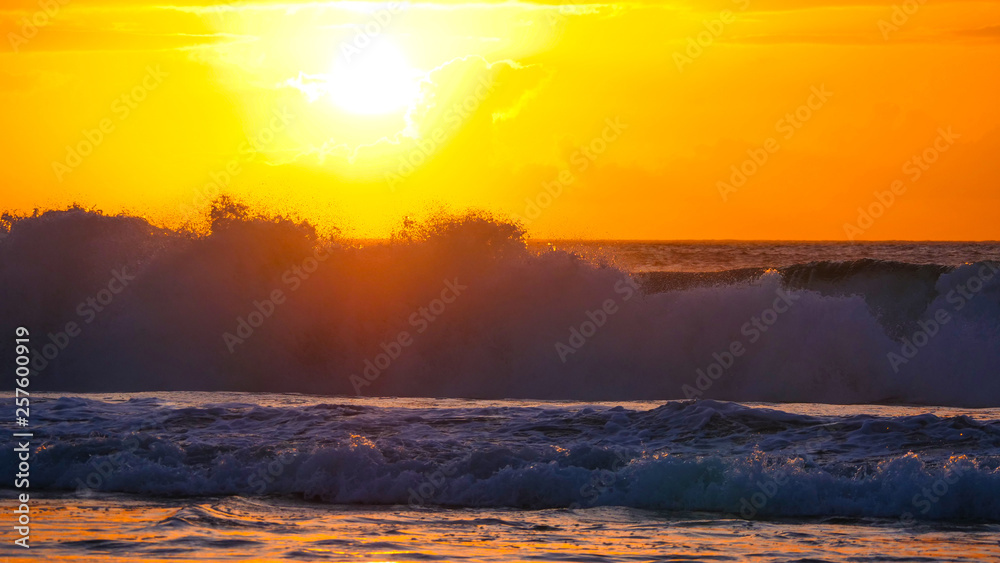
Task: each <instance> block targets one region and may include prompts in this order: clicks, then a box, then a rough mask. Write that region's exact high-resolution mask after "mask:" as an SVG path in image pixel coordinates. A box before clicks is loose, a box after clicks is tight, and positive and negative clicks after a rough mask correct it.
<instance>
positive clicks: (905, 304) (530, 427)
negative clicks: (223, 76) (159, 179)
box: [0, 210, 1000, 561]
mask: <svg viewBox="0 0 1000 563" xmlns="http://www.w3.org/2000/svg"><path fill="white" fill-rule="evenodd" d="M998 271H1000V244H997V243H919V242H918V243H906V242H894V243H863V244H854V243H847V242H844V243H815V242H794V243H775V242H617V243H616V242H587V243H579V242H567V241H548V242H537V241H530V242H527V243H526V242H525V241H524V240H523V238H522V237H521V234H520V232H519V231H518V229H517V228H516V227H514V226H511V225H508V224H506V223H503V222H498V221H495V220H492V219H490V218H488V217H486V218H484V217H483V216H476V215H470V216H466V217H464V218H458V219H449V220H447V221H441V222H438V223H431V224H427V225H423V226H420V227H419V228H415V229H412V230H408V231H405V232H403V233H401V234H400V235H399V236H397V237H395V238H394V239H393V240H392V241H390V242H385V243H374V244H373V243H370V242H369V243H363V244H362V243H357V242H351V241H344V240H329V239H324V238H323V237H321V236H319V235H317V234H316V232H315V231H314V230H312V229H311V228H310V227H308V225H303V224H300V223H295V222H292V221H288V220H265V219H262V218H259V217H257V218H248V217H236V218H232V217H230V218H225V217H223V218H221V219H218V220H217V222H216V224H214V225H213V229H212V233H211V234H210V235H197V234H192V233H189V232H178V231H171V230H169V229H162V228H157V227H153V226H151V225H150V224H149V223H147V222H146V221H145V220H142V219H139V218H135V217H126V216H118V217H109V216H104V215H101V214H98V213H92V212H85V211H82V210H70V211H66V212H50V213H46V214H43V215H41V216H39V217H35V218H28V219H23V220H21V221H19V222H18V223H17V224H15V225H14V228H12V229H11V231H10V233H9V235H8V236H7V237H5V238H4V239H3V242H2V244H0V309H2V310H0V313H2V314H0V324H2V325H3V331H4V332H3V333H4V334H8V335H10V336H9V340H10V342H11V343H13V341H14V338H15V336H14V335H15V329H16V327H24V328H25V329H26V330H27V331H28V332H29V333H30V336H28V338H29V340H30V344H29V345H27V348H30V350H31V366H32V368H33V369H32V374H31V376H30V378H29V379H30V385H29V386H28V387H27V389H28V390H30V392H31V395H30V401H31V402H30V417H29V419H30V420H29V421H26V424H25V426H23V427H15V426H13V424H12V423H10V422H9V423H8V425H9V426H10V428H11V432H8V433H7V434H6V435H4V436H3V437H2V438H0V441H2V445H0V475H3V476H4V478H3V480H2V481H0V482H2V483H3V485H2V487H3V489H2V490H0V493H2V495H3V500H2V501H0V502H3V504H4V511H3V512H4V513H5V514H7V515H8V516H7V521H8V524H9V526H8V530H10V526H13V523H14V517H13V513H12V510H13V509H14V508H16V507H17V506H18V502H17V501H16V500H15V497H16V495H17V494H19V493H24V492H30V495H31V502H30V520H31V524H30V525H31V543H32V547H31V550H30V557H28V556H26V555H25V553H28V550H24V549H23V548H21V547H19V546H17V545H14V544H13V539H12V538H13V533H11V532H8V534H7V536H6V537H7V538H8V540H9V541H5V542H4V543H3V544H2V547H0V556H3V557H7V558H9V559H10V560H13V561H20V560H29V559H31V560H35V559H37V560H45V561H59V560H66V561H137V560H175V561H221V560H240V561H279V560H280V561H285V560H302V561H426V560H445V561H458V560H468V561H513V560H518V561H528V560H531V561H677V560H684V561H887V560H893V561H985V560H1000V540H998V538H1000V378H998V377H997V374H998V373H1000V369H998V368H1000V277H997V276H996V274H997V272H998ZM15 361H16V358H15V354H14V350H13V346H4V347H3V348H2V350H0V362H2V364H3V365H5V366H10V369H11V370H12V369H13V366H15V365H16V364H15ZM10 381H11V383H10V387H9V389H5V390H3V391H4V393H3V395H2V396H3V397H4V398H3V400H2V407H0V417H2V418H0V419H2V420H4V421H13V420H15V419H16V417H18V416H21V415H20V414H18V413H16V411H15V404H14V392H13V391H14V389H13V387H14V378H13V377H12V378H11V379H10ZM15 428H16V430H15ZM24 431H28V432H31V433H32V436H31V437H30V440H29V442H30V446H29V447H28V448H20V449H22V450H23V449H27V450H29V451H30V478H29V480H30V485H28V486H27V487H16V486H14V482H15V480H14V475H15V474H16V473H18V471H19V463H20V459H21V458H19V457H18V453H17V451H18V449H19V446H20V444H22V442H19V441H18V440H23V439H24V438H19V437H15V436H13V432H24ZM5 525H7V524H5Z"/></svg>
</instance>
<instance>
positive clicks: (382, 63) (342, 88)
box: [328, 40, 423, 115]
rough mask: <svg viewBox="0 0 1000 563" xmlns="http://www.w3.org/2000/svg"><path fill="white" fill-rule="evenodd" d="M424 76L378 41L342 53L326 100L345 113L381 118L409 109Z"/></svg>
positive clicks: (393, 47) (387, 44)
mask: <svg viewBox="0 0 1000 563" xmlns="http://www.w3.org/2000/svg"><path fill="white" fill-rule="evenodd" d="M422 76H423V73H422V72H420V71H419V70H417V69H415V68H413V67H412V66H411V65H410V63H409V62H408V61H407V60H406V57H405V56H404V55H403V53H402V51H400V50H399V48H398V47H396V45H395V44H393V43H392V42H391V41H389V40H381V41H378V42H377V43H375V44H372V45H370V46H369V47H368V48H367V49H364V50H361V51H360V52H357V53H344V54H341V56H339V57H338V58H337V61H336V62H335V63H334V66H333V68H332V69H331V72H330V82H329V90H328V94H329V98H330V100H331V101H332V102H333V103H334V104H335V105H336V106H337V107H339V108H341V109H342V110H344V111H347V112H349V113H353V114H359V115H380V114H388V113H394V112H400V111H403V110H405V109H406V108H409V107H410V106H411V105H412V104H413V103H414V102H415V101H416V100H417V98H418V97H419V96H420V86H419V80H420V78H421V77H422Z"/></svg>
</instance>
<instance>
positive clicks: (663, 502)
mask: <svg viewBox="0 0 1000 563" xmlns="http://www.w3.org/2000/svg"><path fill="white" fill-rule="evenodd" d="M10 402H11V401H10V400H9V399H5V400H4V404H5V406H4V408H2V409H0V411H2V412H0V416H8V415H11V416H12V412H8V411H11V410H12V409H11V408H10V407H8V406H6V405H7V404H9V403H10ZM33 417H34V420H35V421H36V424H37V429H36V430H35V432H36V437H35V439H34V444H35V445H34V449H33V452H32V456H33V462H32V463H33V469H32V479H31V490H32V494H33V496H34V497H35V498H36V499H38V500H36V506H35V509H34V510H35V513H34V520H33V521H34V523H35V524H34V526H35V528H34V529H35V532H34V534H33V538H34V539H33V545H35V546H36V547H33V548H32V553H36V554H44V556H45V557H46V558H47V559H48V560H52V559H55V558H56V557H66V558H67V559H69V560H73V559H82V560H97V559H100V560H122V561H128V560H136V559H145V558H157V557H174V558H182V559H185V558H193V559H199V560H222V559H228V558H236V559H241V558H245V559H250V558H251V554H252V557H261V558H275V559H293V560H320V559H328V558H331V559H334V560H347V559H351V560H356V559H358V558H361V559H363V560H392V561H404V560H405V561H409V560H426V559H439V560H457V559H474V560H510V559H512V558H514V559H525V558H530V559H537V560H563V559H564V558H566V557H570V556H571V554H572V557H573V558H574V559H578V560H586V561H600V560H607V559H608V558H610V559H612V560H620V558H624V559H649V558H662V557H667V556H670V555H673V556H675V557H682V558H683V557H686V558H693V559H697V560H745V559H754V560H774V561H780V560H787V559H788V558H789V557H791V556H792V555H795V557H800V558H812V559H819V560H827V561H856V560H878V559H879V557H882V556H883V554H884V553H886V551H885V550H887V549H891V550H893V553H894V554H896V555H897V556H900V557H903V558H908V557H918V556H923V557H932V558H941V559H942V560H955V561H958V560H975V557H976V556H977V554H979V556H986V555H989V556H990V557H997V556H1000V546H998V544H997V542H996V537H997V536H996V534H997V532H1000V527H998V526H1000V410H997V409H954V408H933V409H927V408H915V407H899V406H896V407H893V406H866V405H856V406H852V407H844V406H833V405H810V404H801V405H740V404H735V403H719V402H713V401H697V402H670V403H666V404H661V405H656V404H652V403H625V404H617V405H612V404H586V403H569V402H539V401H467V400H457V399H450V400H449V399H442V400H434V399H357V398H355V399H349V398H344V399H336V398H328V397H314V396H304V395H269V394H246V393H156V394H140V395H127V394H126V395H123V394H115V395H86V396H80V397H60V396H56V395H46V396H44V397H37V398H36V403H35V404H34V405H33ZM12 451H13V444H12V443H10V442H9V439H5V443H4V444H2V445H0V471H2V472H7V473H11V472H13V470H14V464H15V462H16V459H15V457H14V455H13V453H12ZM36 548H37V551H36ZM3 549H4V551H5V552H6V553H7V554H15V553H18V552H16V551H13V548H10V547H7V546H4V548H3ZM18 549H20V548H18ZM529 554H530V555H529ZM803 554H804V555H803ZM859 557H860V559H858V558H859Z"/></svg>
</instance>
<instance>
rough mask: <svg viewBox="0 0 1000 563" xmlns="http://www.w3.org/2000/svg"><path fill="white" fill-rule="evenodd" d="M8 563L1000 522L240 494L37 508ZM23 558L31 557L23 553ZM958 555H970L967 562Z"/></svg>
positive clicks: (918, 548) (541, 545) (988, 535)
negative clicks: (763, 517) (341, 501)
mask: <svg viewBox="0 0 1000 563" xmlns="http://www.w3.org/2000/svg"><path fill="white" fill-rule="evenodd" d="M32 514H33V518H32V534H31V541H32V548H31V557H26V556H25V555H24V554H23V553H21V552H19V551H14V550H13V549H14V548H13V547H11V546H10V543H9V542H7V544H6V545H4V546H3V547H2V548H0V556H2V557H6V559H5V560H6V561H73V562H85V561H86V562H89V561H101V562H115V563H117V562H133V561H153V560H170V561H223V560H224V561H247V562H250V561H252V562H269V561H287V560H297V561H329V560H334V561H365V562H373V563H374V562H379V561H392V562H394V563H395V562H403V561H424V560H427V559H428V558H429V556H436V557H440V558H443V559H445V560H462V559H465V560H468V559H473V560H477V561H517V560H531V561H566V560H570V559H572V560H575V561H607V560H623V559H631V560H643V559H653V558H655V559H658V560H660V559H663V558H680V559H689V560H691V559H693V560H726V561H783V560H789V559H793V560H794V559H823V560H827V561H868V560H878V559H879V558H881V557H882V556H884V555H886V554H892V555H893V556H894V557H898V558H902V559H916V558H930V559H934V560H939V559H948V560H963V561H996V560H1000V545H998V542H997V539H996V538H997V537H1000V536H998V531H1000V529H998V527H997V526H987V525H982V526H966V527H961V526H953V525H949V526H938V527H935V526H934V525H933V524H917V525H916V526H915V527H913V526H911V527H907V526H903V525H902V524H899V523H896V522H890V521H867V522H847V521H841V522H845V523H823V522H810V521H799V522H788V521H785V522H768V521H746V520H740V519H735V518H730V517H723V516H720V515H711V514H689V515H676V514H675V515H669V514H664V513H655V512H647V511H640V510H633V509H624V508H594V509H587V510H575V511H573V510H539V511H519V510H496V509H489V510H474V509H462V510H434V509H427V508H422V509H419V510H410V509H408V508H407V507H384V508H372V507H343V506H328V505H322V504H312V503H305V502H301V501H294V500H274V499H272V500H260V499H243V498H225V499H197V500H181V499H177V500H155V501H152V500H142V499H137V498H133V497H127V496H97V497H92V498H47V499H36V500H34V501H33V505H32ZM17 549H19V550H20V549H21V548H17ZM959 557H960V559H958V558H959Z"/></svg>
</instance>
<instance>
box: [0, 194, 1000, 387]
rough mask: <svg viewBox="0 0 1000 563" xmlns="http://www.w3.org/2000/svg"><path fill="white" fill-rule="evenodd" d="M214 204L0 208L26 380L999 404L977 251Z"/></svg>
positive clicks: (989, 303) (1, 267) (990, 276)
mask: <svg viewBox="0 0 1000 563" xmlns="http://www.w3.org/2000/svg"><path fill="white" fill-rule="evenodd" d="M209 220H210V222H211V228H210V231H208V232H206V233H203V234H195V233H190V232H178V231H172V230H168V229H161V228H157V227H154V226H152V225H150V224H149V223H148V222H146V221H145V220H143V219H141V218H136V217H129V216H106V215H103V214H100V213H96V212H90V211H85V210H81V209H70V210H66V211H58V212H55V211H53V212H47V213H44V214H41V215H37V216H34V217H28V218H10V217H9V216H5V219H4V221H3V222H2V223H3V224H4V227H5V228H6V229H8V230H9V232H8V233H7V236H6V237H4V239H3V241H2V242H0V298H2V303H0V309H2V311H0V313H2V315H0V318H2V320H0V323H2V324H3V325H4V327H3V330H4V331H5V333H6V334H12V333H13V332H12V331H13V329H14V327H15V326H26V327H28V328H29V329H30V330H31V335H32V337H31V338H32V346H33V348H34V349H35V350H36V354H35V355H36V357H35V367H36V368H37V369H38V375H37V376H36V377H35V378H34V380H33V384H32V385H33V387H34V388H36V389H46V390H59V391H107V390H115V391H141V390H241V391H275V392H306V393H322V394H349V395H354V394H358V393H360V394H363V395H381V396H448V397H492V398H502V397H511V398H539V399H559V398H573V399H583V400H597V399H600V400H629V399H635V400H661V399H677V398H716V399H725V400H738V401H774V402H780V401H791V402H827V403H831V402H833V403H877V402H882V403H885V402H902V403H917V404H938V405H956V406H957V405H962V406H990V405H992V406H995V405H1000V378H997V377H996V374H997V373H998V369H1000V330H998V329H1000V277H997V276H996V275H995V273H996V271H997V264H996V263H994V262H982V263H977V264H966V265H963V266H958V267H951V266H941V265H933V264H932V265H914V264H903V263H896V262H881V261H875V260H860V261H854V262H822V263H811V264H801V265H796V266H791V267H785V268H782V269H767V268H766V265H762V267H761V268H759V269H744V270H738V271H737V270H734V271H729V272H719V273H708V274H706V273H698V274H683V273H680V274H679V273H664V272H661V273H646V274H634V275H633V274H630V273H629V272H627V271H624V270H623V269H621V268H620V267H616V266H614V265H612V264H608V263H602V262H600V261H594V260H587V259H585V258H582V257H580V256H578V255H575V254H572V253H568V252H562V251H545V252H537V251H534V250H531V249H530V248H529V247H528V246H527V245H526V244H525V241H524V232H523V231H522V230H521V229H520V228H519V227H518V226H517V225H512V224H509V223H506V222H504V221H502V220H499V219H496V218H494V217H492V216H490V215H487V214H477V213H472V214H467V215H460V216H441V217H438V218H436V219H431V220H429V221H426V222H422V223H412V222H407V223H405V224H404V225H403V227H402V228H401V229H400V230H399V232H397V233H396V235H395V236H394V237H393V238H392V239H391V240H390V241H386V242H384V243H377V244H365V245H361V244H357V243H354V242H351V241H347V240H341V239H338V238H336V237H333V238H331V237H325V236H321V235H319V234H317V231H316V229H315V228H314V227H313V226H311V225H309V224H307V223H304V222H297V221H294V220H291V219H288V218H284V217H268V216H263V215H255V214H253V213H252V212H250V211H249V210H248V209H247V208H246V207H244V206H241V205H238V204H234V203H232V202H231V201H228V200H220V201H219V202H217V203H216V205H215V206H214V207H213V210H212V212H211V215H210V217H209ZM2 354H3V355H4V357H3V358H0V361H3V362H6V363H7V364H8V365H12V364H11V363H10V362H12V361H13V359H12V358H11V357H9V356H7V355H8V354H10V351H9V349H8V348H6V347H5V348H4V349H3V352H2Z"/></svg>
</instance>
